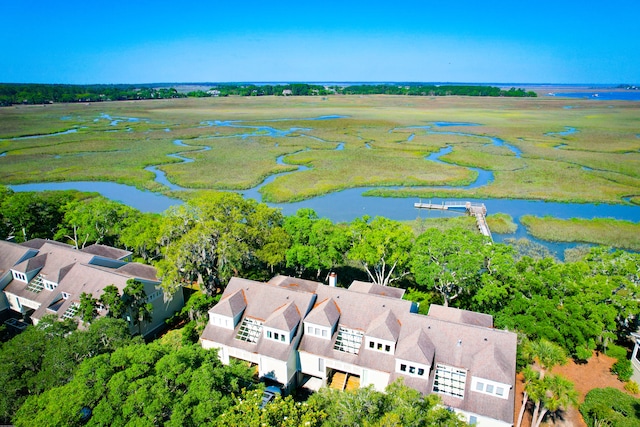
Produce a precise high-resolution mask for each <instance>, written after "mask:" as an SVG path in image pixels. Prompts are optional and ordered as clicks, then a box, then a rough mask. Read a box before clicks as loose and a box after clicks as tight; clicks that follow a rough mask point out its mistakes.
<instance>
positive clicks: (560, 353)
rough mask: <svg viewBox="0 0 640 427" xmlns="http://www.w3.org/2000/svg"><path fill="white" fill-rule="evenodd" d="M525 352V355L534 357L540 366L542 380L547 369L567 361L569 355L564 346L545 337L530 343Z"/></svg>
mask: <svg viewBox="0 0 640 427" xmlns="http://www.w3.org/2000/svg"><path fill="white" fill-rule="evenodd" d="M524 352H525V356H528V357H530V358H532V359H533V360H534V361H536V362H537V363H538V365H539V366H540V380H542V379H544V375H545V373H546V371H548V370H550V369H551V368H553V367H554V366H556V365H564V364H565V363H567V355H566V353H565V352H564V350H563V349H562V347H560V346H559V345H558V344H555V343H553V342H551V341H549V340H547V339H544V338H542V339H540V340H539V341H534V342H530V343H528V345H527V346H526V348H525V349H524Z"/></svg>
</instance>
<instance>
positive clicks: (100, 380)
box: [13, 342, 251, 427]
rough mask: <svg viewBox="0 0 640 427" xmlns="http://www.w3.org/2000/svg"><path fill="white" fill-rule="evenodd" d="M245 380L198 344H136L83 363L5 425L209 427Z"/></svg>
mask: <svg viewBox="0 0 640 427" xmlns="http://www.w3.org/2000/svg"><path fill="white" fill-rule="evenodd" d="M250 378H251V372H250V370H249V369H248V368H247V367H246V366H245V365H242V364H236V363H232V364H231V365H229V366H224V365H222V363H221V362H220V360H219V359H218V357H217V353H216V351H210V350H204V349H203V348H202V347H200V346H199V345H188V346H183V347H180V348H177V349H175V348H173V347H170V346H166V345H162V344H160V343H158V342H153V343H150V344H143V343H136V344H132V345H128V346H124V347H120V348H118V349H116V350H115V351H114V352H112V353H105V354H101V355H99V356H97V357H94V358H91V359H87V360H85V361H84V362H83V363H82V364H81V365H80V366H79V367H78V369H77V370H76V371H75V375H74V376H73V378H72V379H71V381H70V382H68V383H67V384H65V385H62V386H59V387H54V388H51V389H49V390H47V391H45V392H44V393H42V394H40V395H37V396H31V397H30V398H28V399H27V401H26V402H25V404H24V405H23V406H22V407H21V408H20V410H19V411H18V413H17V414H16V416H15V417H14V418H13V423H14V424H15V425H16V426H33V425H64V426H80V425H87V424H88V425H114V426H115V425H164V426H176V427H177V426H180V427H181V426H199V425H211V424H212V423H214V422H215V421H216V420H217V418H218V417H219V416H220V414H222V413H223V412H224V411H226V410H227V409H228V408H229V407H230V406H231V405H233V404H234V403H235V402H234V396H238V395H240V393H241V390H242V388H243V387H245V386H246V385H247V384H248V381H249V380H250ZM60 396H64V399H60ZM84 414H86V415H84Z"/></svg>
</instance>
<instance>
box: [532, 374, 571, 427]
mask: <svg viewBox="0 0 640 427" xmlns="http://www.w3.org/2000/svg"><path fill="white" fill-rule="evenodd" d="M535 395H536V396H535V399H536V408H535V410H534V413H533V419H532V421H531V426H532V427H540V423H541V422H542V420H543V419H544V417H545V415H546V414H547V413H553V412H556V411H558V410H560V409H566V408H568V407H569V406H571V405H576V404H577V403H578V393H577V392H576V390H575V388H574V386H573V383H572V382H571V381H569V380H567V379H566V378H564V377H561V376H560V375H555V376H549V377H547V378H545V379H544V380H541V381H540V382H539V387H537V388H536V393H535ZM532 398H533V396H532ZM538 399H539V400H538ZM538 411H539V412H538Z"/></svg>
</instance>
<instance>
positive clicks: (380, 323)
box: [366, 309, 400, 341]
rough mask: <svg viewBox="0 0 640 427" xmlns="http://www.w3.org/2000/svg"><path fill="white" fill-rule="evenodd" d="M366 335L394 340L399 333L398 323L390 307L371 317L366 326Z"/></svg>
mask: <svg viewBox="0 0 640 427" xmlns="http://www.w3.org/2000/svg"><path fill="white" fill-rule="evenodd" d="M366 335H367V336H370V337H374V338H380V339H383V340H387V341H396V340H397V339H398V336H399V335H400V323H399V322H398V318H397V317H396V316H394V314H393V313H392V312H391V309H387V310H385V311H384V312H382V313H381V314H380V315H379V316H378V317H376V318H375V319H373V320H372V321H371V323H370V324H369V327H368V328H367V333H366Z"/></svg>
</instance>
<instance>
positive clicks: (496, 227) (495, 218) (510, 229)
mask: <svg viewBox="0 0 640 427" xmlns="http://www.w3.org/2000/svg"><path fill="white" fill-rule="evenodd" d="M487 225H488V226H489V229H490V230H491V232H492V233H498V234H513V233H515V232H516V230H517V229H518V224H516V223H515V222H513V217H511V215H509V214H504V213H497V214H491V215H487Z"/></svg>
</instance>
